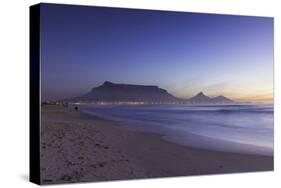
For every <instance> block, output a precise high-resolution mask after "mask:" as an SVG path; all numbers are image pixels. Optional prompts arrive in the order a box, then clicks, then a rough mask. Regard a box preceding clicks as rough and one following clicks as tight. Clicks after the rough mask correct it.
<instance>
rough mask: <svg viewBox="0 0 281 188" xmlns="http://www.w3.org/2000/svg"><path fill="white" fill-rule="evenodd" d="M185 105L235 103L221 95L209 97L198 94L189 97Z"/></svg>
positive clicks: (201, 93)
mask: <svg viewBox="0 0 281 188" xmlns="http://www.w3.org/2000/svg"><path fill="white" fill-rule="evenodd" d="M186 102H187V103H195V104H209V103H210V104H224V103H235V101H233V100H231V99H229V98H227V97H224V96H222V95H220V96H217V97H209V96H207V95H205V94H204V93H203V92H199V93H198V94H197V95H195V96H194V97H191V98H190V99H188V100H187V101H186Z"/></svg>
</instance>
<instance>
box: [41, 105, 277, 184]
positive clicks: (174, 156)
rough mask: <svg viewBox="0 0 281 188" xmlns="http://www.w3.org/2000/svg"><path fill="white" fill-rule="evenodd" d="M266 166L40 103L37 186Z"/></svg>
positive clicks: (261, 159)
mask: <svg viewBox="0 0 281 188" xmlns="http://www.w3.org/2000/svg"><path fill="white" fill-rule="evenodd" d="M268 170H273V157H267V156H258V155H246V154H237V153H227V152H219V151H210V150H204V149H196V148H192V147H187V146H182V145H178V144H175V143H172V142H168V141H165V140H163V139H162V138H161V135H158V134H152V133H143V132H136V131H132V130H128V129H126V128H124V127H122V126H116V122H113V121H108V120H103V119H100V118H97V117H96V118H95V117H92V116H89V115H86V114H83V113H80V112H75V111H72V110H69V109H66V108H63V107H58V106H43V107H42V125H41V182H42V184H52V183H68V182H85V181H106V180H123V179H137V178H156V177H168V176H186V175H200V174H217V173H234V172H251V171H268Z"/></svg>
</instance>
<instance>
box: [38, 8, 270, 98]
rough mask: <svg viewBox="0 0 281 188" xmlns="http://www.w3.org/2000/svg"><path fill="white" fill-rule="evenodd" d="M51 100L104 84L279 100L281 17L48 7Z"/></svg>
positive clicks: (45, 33) (44, 60)
mask: <svg viewBox="0 0 281 188" xmlns="http://www.w3.org/2000/svg"><path fill="white" fill-rule="evenodd" d="M41 73H42V75H41V79H42V91H41V93H42V98H43V100H56V99H63V98H68V97H73V96H77V95H80V94H84V93H86V92H88V91H89V90H90V89H91V88H93V87H96V86H98V85H100V84H102V83H103V82H104V81H105V80H108V81H111V82H116V83H129V84H145V85H158V86H159V87H161V88H164V89H166V90H168V91H169V92H170V93H171V94H173V95H175V96H178V97H183V98H188V97H191V96H193V95H195V94H196V93H198V92H200V91H203V92H204V93H205V94H207V95H210V96H215V95H225V96H227V97H230V98H232V99H235V100H239V101H253V102H272V98H273V19H272V18H267V17H250V16H227V15H217V14H195V13H183V12H163V11H151V10H133V9H117V8H101V7H87V6H65V5H50V4H43V5H42V7H41Z"/></svg>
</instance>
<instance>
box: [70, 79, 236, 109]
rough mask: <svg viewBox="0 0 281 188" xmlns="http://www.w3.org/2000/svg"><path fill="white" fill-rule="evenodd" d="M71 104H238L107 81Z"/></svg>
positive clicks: (73, 99) (226, 100)
mask: <svg viewBox="0 0 281 188" xmlns="http://www.w3.org/2000/svg"><path fill="white" fill-rule="evenodd" d="M66 101H69V102H99V101H104V102H143V103H187V104H189V103H191V104H218V103H236V102H235V101H233V100H231V99H229V98H227V97H225V96H222V95H219V96H217V97H209V96H207V95H205V94H204V93H203V92H202V91H200V92H199V93H197V94H196V95H195V96H193V97H191V98H189V99H182V98H179V97H176V96H173V95H172V94H170V93H169V92H168V91H167V90H165V89H162V88H160V87H158V86H157V85H135V84H120V83H113V82H110V81H105V82H104V83H103V84H102V85H100V86H97V87H94V88H92V89H91V90H90V91H89V92H88V93H86V94H84V95H80V96H77V97H73V98H70V99H66Z"/></svg>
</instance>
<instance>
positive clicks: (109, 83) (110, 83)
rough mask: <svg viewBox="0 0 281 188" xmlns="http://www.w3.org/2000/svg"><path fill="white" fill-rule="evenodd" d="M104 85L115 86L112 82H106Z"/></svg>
mask: <svg viewBox="0 0 281 188" xmlns="http://www.w3.org/2000/svg"><path fill="white" fill-rule="evenodd" d="M103 85H113V83H112V82H110V81H105V82H104V83H103Z"/></svg>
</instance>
